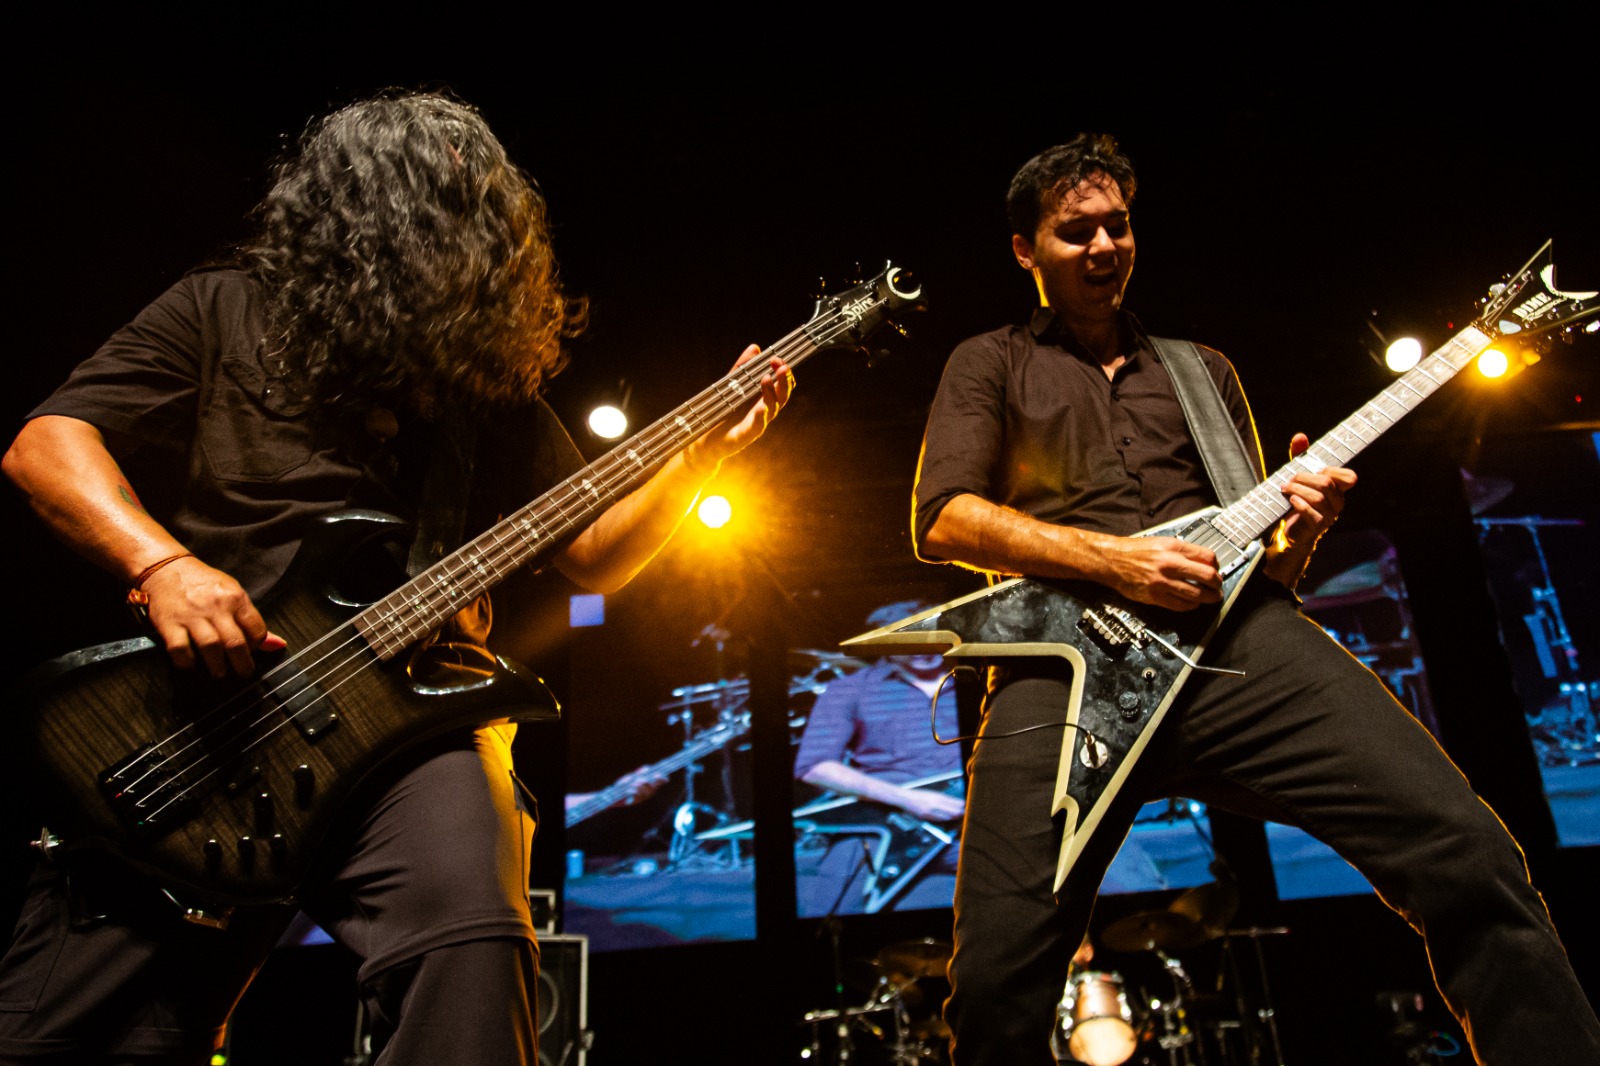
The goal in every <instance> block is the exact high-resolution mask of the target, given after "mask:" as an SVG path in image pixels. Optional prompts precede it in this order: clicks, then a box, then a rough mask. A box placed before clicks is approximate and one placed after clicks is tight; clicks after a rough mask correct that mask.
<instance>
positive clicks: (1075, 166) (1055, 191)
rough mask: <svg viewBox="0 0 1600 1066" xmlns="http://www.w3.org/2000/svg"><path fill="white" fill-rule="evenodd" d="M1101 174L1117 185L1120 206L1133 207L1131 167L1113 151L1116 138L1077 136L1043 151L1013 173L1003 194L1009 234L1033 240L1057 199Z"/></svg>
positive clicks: (1134, 183) (1122, 157)
mask: <svg viewBox="0 0 1600 1066" xmlns="http://www.w3.org/2000/svg"><path fill="white" fill-rule="evenodd" d="M1095 174H1104V175H1106V177H1108V178H1110V179H1111V180H1112V181H1114V182H1116V183H1117V188H1118V189H1119V190H1121V192H1122V200H1123V202H1124V203H1127V204H1132V203H1133V193H1134V190H1135V189H1137V188H1138V185H1139V183H1138V180H1137V179H1136V178H1135V177H1134V174H1133V163H1132V162H1131V161H1130V160H1129V159H1128V157H1127V156H1125V155H1123V154H1122V152H1121V151H1120V150H1119V149H1118V148H1117V141H1116V138H1114V137H1112V136H1110V135H1109V134H1105V133H1080V134H1078V135H1077V136H1076V137H1074V138H1072V140H1070V141H1068V142H1067V143H1065V144H1058V145H1056V146H1055V147H1054V148H1046V149H1045V150H1044V151H1042V152H1040V153H1039V154H1038V155H1036V156H1034V157H1033V158H1032V159H1030V160H1028V161H1027V162H1026V163H1024V164H1022V169H1021V170H1019V171H1017V174H1016V177H1014V178H1012V179H1011V189H1010V190H1009V191H1008V192H1007V193H1006V216H1007V217H1008V218H1010V220H1011V232H1012V233H1020V234H1022V236H1024V237H1026V238H1028V239H1029V240H1030V241H1031V240H1033V235H1034V234H1035V233H1036V232H1038V229H1039V218H1040V216H1041V215H1043V214H1044V213H1046V212H1047V211H1050V212H1053V211H1054V210H1055V209H1056V207H1057V206H1059V205H1060V203H1061V198H1062V197H1063V196H1064V195H1066V194H1067V193H1068V192H1069V191H1071V190H1072V189H1076V188H1077V187H1078V183H1079V182H1081V181H1083V180H1084V179H1085V178H1088V177H1092V176H1094V175H1095Z"/></svg>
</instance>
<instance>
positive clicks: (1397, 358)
mask: <svg viewBox="0 0 1600 1066" xmlns="http://www.w3.org/2000/svg"><path fill="white" fill-rule="evenodd" d="M1383 361H1384V362H1385V363H1386V364H1388V367H1389V369H1390V370H1393V371H1394V372H1395V373H1396V374H1404V373H1405V372H1406V371H1407V370H1410V369H1411V368H1412V367H1414V366H1416V365H1417V364H1418V363H1420V362H1422V342H1421V341H1419V340H1417V338H1415V337H1401V338H1400V339H1399V340H1397V341H1395V342H1394V343H1393V344H1391V345H1389V347H1388V348H1387V349H1386V350H1385V351H1384V353H1383Z"/></svg>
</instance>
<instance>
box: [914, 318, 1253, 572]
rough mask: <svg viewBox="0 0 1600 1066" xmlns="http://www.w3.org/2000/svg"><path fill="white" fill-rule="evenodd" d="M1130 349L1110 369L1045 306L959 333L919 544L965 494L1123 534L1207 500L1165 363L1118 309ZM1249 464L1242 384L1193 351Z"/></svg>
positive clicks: (920, 502)
mask: <svg viewBox="0 0 1600 1066" xmlns="http://www.w3.org/2000/svg"><path fill="white" fill-rule="evenodd" d="M1123 351H1125V352H1127V353H1129V355H1128V359H1127V361H1126V362H1124V363H1123V365H1122V366H1121V367H1119V368H1118V369H1117V372H1116V374H1115V375H1114V376H1113V377H1111V378H1109V379H1108V378H1107V377H1106V374H1105V371H1104V370H1103V369H1102V368H1101V366H1100V363H1099V362H1098V361H1097V360H1096V359H1095V358H1094V357H1093V356H1091V355H1090V354H1089V353H1088V351H1087V350H1085V349H1084V348H1083V346H1082V345H1080V344H1079V343H1078V342H1077V341H1076V339H1074V338H1073V337H1072V335H1071V333H1070V332H1068V331H1067V330H1066V329H1065V328H1064V327H1063V326H1062V324H1061V323H1060V322H1059V321H1058V320H1057V319H1056V317H1055V315H1054V313H1053V312H1051V311H1050V310H1049V309H1047V308H1041V309H1039V311H1037V312H1036V313H1035V314H1034V316H1033V320H1032V321H1031V322H1030V323H1029V324H1028V326H1027V327H1019V326H1010V327H1007V328H1005V329H999V330H995V331H993V332H990V333H984V334H980V335H979V336H976V337H973V338H971V339H970V340H967V341H965V342H964V343H962V344H961V345H960V346H959V347H957V348H956V350H955V352H954V353H953V354H952V355H951V356H950V361H949V363H947V364H946V366H945V371H944V378H943V380H942V381H941V382H940V384H939V392H938V395H937V396H936V397H935V398H934V402H933V410H932V412H931V413H930V415H929V417H928V428H927V432H926V434H925V435H924V437H923V442H922V460H921V463H920V464H919V466H918V470H917V486H916V493H915V499H914V501H913V506H914V510H913V522H912V525H913V534H914V536H915V538H916V543H917V545H918V552H919V555H921V556H922V557H923V558H928V556H926V555H924V554H923V553H922V550H921V545H922V544H923V542H924V539H925V537H926V536H927V532H928V530H929V529H930V528H931V527H932V526H933V523H934V520H935V519H936V518H937V517H938V516H939V512H940V511H942V510H943V509H944V506H945V504H947V503H949V502H950V501H951V500H953V499H954V498H955V497H957V496H960V495H962V494H963V493H972V494H974V495H976V496H979V497H982V498H983V499H986V500H990V501H992V502H994V503H998V504H1001V505H1003V506H1006V507H1010V508H1013V509H1015V510H1018V511H1021V512H1022V513H1024V514H1027V515H1031V516H1032V517H1034V518H1038V519H1041V520H1043V521H1046V522H1053V523H1057V524H1059V525H1070V526H1076V527H1078V528H1080V529H1087V530H1091V531H1094V532H1100V533H1111V534H1116V535H1120V536H1128V535H1131V534H1134V533H1137V532H1139V531H1140V530H1142V529H1147V528H1149V527H1150V526H1153V525H1157V524H1159V523H1161V522H1165V521H1167V520H1169V519H1173V518H1178V517H1181V516H1183V515H1185V514H1188V513H1189V512H1191V511H1195V510H1198V509H1200V508H1202V507H1205V506H1208V505H1211V504H1214V503H1216V502H1217V500H1216V495H1215V493H1214V492H1213V491H1212V488H1211V482H1210V480H1209V479H1208V478H1207V476H1206V472H1205V467H1204V465H1203V464H1202V462H1201V459H1200V452H1199V449H1198V448H1196V446H1195V443H1194V440H1193V438H1191V437H1190V435H1189V429H1188V426H1187V425H1186V423H1185V422H1184V418H1183V409H1182V407H1181V406H1180V405H1179V403H1178V397H1177V394H1176V392H1174V390H1173V387H1172V381H1171V379H1170V378H1169V377H1168V376H1167V371H1166V368H1165V367H1163V366H1162V365H1161V361H1160V358H1159V357H1158V356H1157V355H1156V352H1155V349H1154V348H1153V347H1152V346H1151V344H1150V342H1149V339H1148V338H1147V337H1146V336H1145V334H1144V331H1143V330H1142V329H1141V328H1140V327H1139V324H1138V323H1137V321H1135V320H1134V319H1133V317H1132V316H1131V315H1124V320H1123ZM1200 352H1201V356H1202V358H1203V359H1204V360H1205V363H1206V366H1207V368H1208V369H1209V370H1210V372H1211V376H1212V378H1213V379H1214V380H1215V381H1216V383H1217V388H1218V390H1219V391H1220V392H1221V394H1222V398H1223V402H1224V403H1225V404H1226V405H1227V407H1228V410H1229V412H1230V413H1231V414H1232V415H1233V420H1234V424H1235V425H1236V426H1237V427H1238V429H1239V435H1240V437H1241V438H1242V439H1243V440H1244V441H1245V442H1246V445H1247V447H1248V448H1249V449H1250V450H1251V452H1252V458H1253V459H1254V460H1255V465H1256V468H1257V472H1258V473H1259V471H1260V467H1261V463H1260V458H1259V457H1260V445H1259V443H1258V442H1257V440H1256V435H1255V425H1254V423H1253V422H1252V421H1251V418H1250V408H1249V405H1248V404H1247V403H1246V402H1245V398H1244V392H1243V391H1242V390H1241V389H1240V387H1239V381H1238V378H1237V377H1235V375H1234V372H1233V367H1232V366H1231V365H1230V364H1229V363H1228V361H1227V360H1226V359H1225V358H1223V356H1222V355H1221V353H1219V352H1215V351H1213V350H1211V349H1209V348H1201V349H1200Z"/></svg>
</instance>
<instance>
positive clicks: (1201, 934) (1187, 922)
mask: <svg viewBox="0 0 1600 1066" xmlns="http://www.w3.org/2000/svg"><path fill="white" fill-rule="evenodd" d="M1206 939H1207V937H1206V931H1205V930H1204V929H1202V928H1201V927H1200V924H1199V923H1198V922H1196V921H1194V920H1193V919H1191V918H1188V917H1185V916H1184V915H1182V914H1174V913H1173V912H1171V911H1144V912H1142V913H1140V914H1130V915H1128V916H1127V917H1126V918H1121V919H1119V920H1117V921H1115V922H1112V923H1111V924H1110V925H1108V926H1106V929H1105V932H1103V933H1101V934H1100V942H1101V943H1102V944H1104V945H1105V946H1106V947H1108V948H1110V949H1111V950H1113V951H1156V950H1161V951H1171V950H1174V949H1177V948H1192V947H1194V946H1196V945H1198V944H1203V943H1205V941H1206Z"/></svg>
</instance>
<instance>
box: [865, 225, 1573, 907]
mask: <svg viewBox="0 0 1600 1066" xmlns="http://www.w3.org/2000/svg"><path fill="white" fill-rule="evenodd" d="M1549 253H1550V242H1548V241H1546V242H1545V244H1544V246H1543V247H1541V248H1540V249H1539V251H1538V252H1536V253H1534V256H1533V258H1532V259H1530V260H1529V261H1528V262H1527V263H1526V264H1525V265H1524V266H1523V267H1522V269H1520V270H1519V271H1517V272H1516V273H1515V274H1514V275H1512V276H1511V277H1509V278H1508V279H1507V280H1505V281H1504V282H1501V283H1498V284H1496V285H1494V286H1492V287H1491V288H1490V290H1489V294H1488V295H1487V296H1486V297H1485V298H1484V300H1483V301H1482V303H1481V309H1480V311H1479V314H1478V316H1477V319H1476V321H1474V323H1473V324H1472V325H1470V326H1468V327H1467V328H1466V329H1463V330H1461V331H1460V332H1459V333H1457V334H1456V335H1455V336H1454V337H1452V338H1451V339H1450V340H1449V341H1448V342H1446V343H1445V345H1444V346H1443V347H1442V348H1440V349H1438V350H1437V351H1435V352H1434V353H1432V354H1431V355H1429V356H1428V357H1426V358H1425V359H1423V360H1422V361H1421V362H1419V363H1418V364H1417V365H1416V366H1415V367H1414V368H1413V369H1411V370H1410V371H1408V372H1406V373H1405V374H1404V375H1402V376H1400V377H1399V378H1396V379H1395V380H1394V381H1393V382H1391V383H1390V384H1389V386H1388V387H1387V388H1385V389H1384V390H1383V391H1382V392H1381V393H1379V394H1378V396H1377V397H1376V398H1374V399H1373V400H1371V401H1370V402H1368V403H1367V404H1366V405H1365V406H1364V407H1362V408H1361V409H1360V410H1358V411H1356V412H1355V413H1354V414H1352V415H1351V416H1350V417H1349V418H1347V419H1345V420H1344V421H1343V422H1341V423H1340V424H1339V425H1338V426H1336V427H1335V428H1334V429H1333V430H1332V431H1331V432H1329V433H1328V434H1327V435H1326V436H1324V437H1323V438H1322V439H1321V440H1319V441H1317V442H1316V443H1315V444H1313V445H1312V446H1311V447H1310V448H1309V449H1308V450H1307V451H1306V452H1305V453H1303V454H1302V455H1300V456H1299V457H1298V458H1296V459H1294V460H1293V461H1291V462H1290V463H1288V464H1287V465H1285V466H1283V467H1282V468H1280V469H1279V470H1277V471H1276V472H1275V473H1273V474H1272V475H1271V476H1269V477H1268V478H1267V479H1266V480H1265V481H1263V482H1261V483H1260V484H1259V485H1257V486H1256V487H1255V488H1253V489H1251V490H1250V491H1249V492H1248V493H1246V494H1245V495H1244V496H1243V497H1241V498H1240V499H1239V500H1237V501H1235V502H1233V503H1231V504H1229V505H1228V506H1226V507H1210V508H1206V509H1204V510H1201V511H1197V512H1195V513H1194V514H1191V515H1188V516H1186V517H1183V518H1179V519H1176V520H1174V521H1171V522H1166V523H1163V524H1162V525H1159V526H1155V527H1153V528H1151V529H1147V530H1145V531H1143V533H1141V534H1140V535H1141V536H1162V537H1176V538H1178V539H1180V540H1185V541H1188V542H1190V543H1193V544H1199V545H1202V546H1204V547H1206V548H1209V549H1211V550H1212V551H1213V552H1214V553H1215V554H1216V558H1217V569H1218V571H1219V572H1220V573H1221V575H1222V598H1221V602H1220V603H1218V604H1215V605H1211V606H1209V607H1202V608H1198V609H1196V610H1192V611H1183V612H1179V611H1168V610H1164V609H1162V608H1159V607H1151V606H1148V605H1145V604H1140V603H1135V602H1133V601H1131V600H1127V599H1124V598H1123V597H1121V596H1119V595H1117V594H1116V593H1114V592H1112V591H1111V590H1110V589H1107V588H1105V587H1103V586H1100V585H1097V584H1094V583H1092V582H1087V581H1047V580H1039V579H1034V578H1012V579H1010V580H1007V581H1002V582H1000V583H998V584H996V585H993V586H991V587H990V588H987V589H985V590H983V591H981V592H976V593H973V594H971V595H969V596H964V597H961V598H960V599H956V600H952V601H951V602H949V603H946V604H943V605H941V606H938V607H934V608H932V609H930V610H927V611H923V612H921V613H919V614H915V615H912V616H911V617H909V618H904V619H901V620H900V621H898V622H894V623H891V624H890V625H887V626H883V627H880V628H878V629H875V630H873V631H871V632H869V633H864V634H862V635H860V636H858V637H853V638H851V639H850V640H847V641H845V642H844V643H843V645H842V646H843V647H845V648H847V649H849V652H850V654H852V655H862V654H871V653H877V654H886V655H903V654H915V653H922V654H928V653H930V652H943V654H944V656H945V657H946V658H947V659H953V660H957V661H958V662H959V661H960V660H963V659H993V658H997V657H1004V656H1042V655H1053V656H1059V657H1061V658H1063V659H1065V660H1067V661H1068V662H1069V663H1071V665H1072V682H1071V688H1070V696H1069V709H1068V711H1067V715H1066V723H1065V724H1066V729H1065V732H1064V735H1063V737H1062V741H1061V757H1060V764H1059V770H1058V771H1057V775H1056V784H1055V791H1054V799H1053V805H1052V807H1051V813H1052V814H1054V813H1055V812H1058V811H1064V812H1065V813H1066V826H1065V829H1064V831H1063V837H1062V842H1061V851H1060V857H1059V859H1058V862H1057V866H1056V878H1055V887H1056V888H1058V889H1059V888H1060V887H1061V883H1062V882H1063V881H1064V880H1065V879H1066V876H1067V871H1068V870H1070V869H1071V867H1072V863H1073V862H1074V861H1075V860H1076V858H1077V857H1078V855H1079V853H1080V852H1081V851H1082V850H1083V848H1084V846H1085V844H1086V843H1087V842H1088V840H1089V838H1090V835H1091V834H1092V833H1093V832H1094V830H1095V828H1096V827H1097V826H1098V825H1099V823H1100V820H1101V819H1102V818H1103V817H1104V815H1105V812H1106V810H1107V808H1108V807H1109V806H1110V804H1111V801H1112V799H1113V798H1114V797H1115V796H1116V794H1117V792H1118V790H1119V789H1120V788H1121V786H1122V784H1123V782H1124V781H1125V780H1126V779H1127V776H1128V773H1129V771H1131V770H1132V768H1133V766H1134V763H1135V762H1136V761H1137V760H1138V758H1139V756H1140V754H1142V753H1143V751H1144V749H1145V746H1146V745H1147V743H1148V742H1149V739H1150V737H1151V736H1152V735H1153V734H1154V732H1155V730H1156V727H1157V726H1159V725H1160V724H1161V720H1162V718H1163V717H1164V716H1165V715H1166V712H1167V709H1168V708H1169V707H1170V706H1171V705H1172V701H1173V699H1174V698H1175V697H1176V696H1177V694H1178V691H1179V690H1180V689H1181V688H1182V686H1183V683H1184V682H1185V681H1186V680H1187V679H1188V677H1189V675H1190V673H1191V672H1192V671H1194V670H1210V669H1211V668H1210V667H1207V666H1204V665H1202V664H1201V663H1200V659H1201V658H1202V657H1203V655H1204V653H1205V649H1206V643H1207V641H1209V640H1210V639H1211V636H1212V634H1213V633H1214V632H1215V631H1216V628H1217V625H1218V623H1220V622H1221V620H1222V618H1223V617H1224V616H1225V615H1226V614H1227V613H1228V610H1229V609H1230V608H1231V607H1232V606H1233V604H1234V602H1235V601H1236V600H1237V598H1238V596H1239V593H1240V591H1241V590H1242V589H1243V587H1244V584H1245V582H1246V581H1247V580H1248V579H1249V577H1250V575H1251V574H1252V573H1254V571H1255V569H1256V567H1257V565H1258V564H1259V563H1260V561H1261V558H1262V552H1263V550H1264V547H1263V543H1262V538H1263V537H1264V536H1265V535H1266V534H1267V533H1268V532H1269V531H1271V530H1272V529H1273V528H1274V527H1275V526H1276V525H1277V523H1278V521H1279V520H1280V519H1282V518H1283V517H1284V516H1285V515H1286V514H1287V513H1288V512H1289V510H1290V507H1289V504H1288V501H1287V500H1286V499H1285V497H1284V495H1283V492H1282V488H1283V486H1284V485H1285V484H1286V483H1287V482H1289V481H1290V480H1291V479H1292V478H1294V476H1295V475H1296V474H1297V473H1299V472H1300V471H1308V472H1311V473H1316V472H1319V471H1321V470H1322V469H1323V468H1325V467H1330V466H1345V465H1347V464H1348V463H1349V461H1350V460H1351V459H1352V458H1353V457H1354V456H1356V455H1357V454H1359V453H1360V452H1361V451H1362V449H1364V448H1365V447H1366V446H1367V445H1369V444H1371V443H1372V442H1373V441H1374V440H1376V439H1377V438H1378V437H1379V435H1381V434H1382V433H1383V432H1384V431H1385V430H1387V429H1388V428H1389V427H1390V426H1392V425H1394V424H1395V423H1396V422H1398V421H1399V420H1400V419H1401V418H1402V417H1404V416H1405V415H1406V414H1407V413H1408V412H1410V411H1411V410H1412V409H1413V408H1415V407H1416V406H1417V405H1418V404H1420V403H1422V401H1423V400H1425V399H1427V398H1428V397H1429V396H1430V395H1432V394H1433V393H1434V392H1435V391H1437V390H1438V389H1439V387H1440V386H1442V385H1443V384H1444V383H1445V382H1447V381H1449V380H1450V379H1451V378H1452V377H1454V376H1455V375H1456V374H1457V373H1459V372H1460V371H1461V370H1462V369H1463V368H1465V367H1466V366H1468V365H1469V364H1470V363H1471V362H1472V361H1473V360H1474V359H1476V358H1477V357H1478V355H1479V354H1480V353H1482V352H1483V351H1484V350H1486V349H1487V348H1489V346H1490V345H1491V344H1493V343H1494V342H1495V341H1496V340H1498V339H1500V338H1511V337H1514V338H1515V339H1516V342H1517V343H1518V344H1519V345H1520V346H1522V347H1531V346H1535V345H1537V344H1540V343H1545V342H1548V340H1549V339H1550V338H1551V337H1553V336H1556V335H1559V334H1562V333H1566V332H1568V331H1571V330H1573V329H1575V328H1576V327H1577V324H1578V323H1579V322H1582V321H1584V320H1586V319H1591V318H1593V317H1594V316H1596V315H1597V314H1600V300H1597V299H1596V297H1597V295H1600V294H1596V293H1593V292H1582V293H1575V292H1562V291H1561V290H1559V289H1557V288H1556V286H1555V266H1554V264H1553V263H1552V262H1551V261H1550V258H1549Z"/></svg>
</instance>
